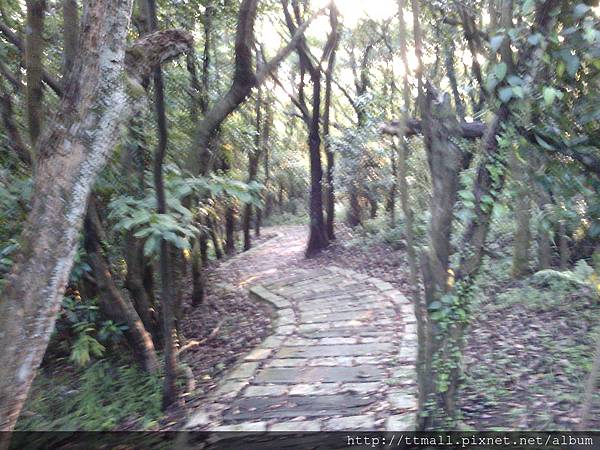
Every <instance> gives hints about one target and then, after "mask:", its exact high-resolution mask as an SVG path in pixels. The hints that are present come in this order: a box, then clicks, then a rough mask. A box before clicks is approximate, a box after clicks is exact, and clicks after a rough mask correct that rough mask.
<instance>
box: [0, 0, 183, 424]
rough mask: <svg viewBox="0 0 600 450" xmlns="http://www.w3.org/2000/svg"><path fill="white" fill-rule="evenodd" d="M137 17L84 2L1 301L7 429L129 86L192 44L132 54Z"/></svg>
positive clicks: (106, 4) (124, 6) (168, 39)
mask: <svg viewBox="0 0 600 450" xmlns="http://www.w3.org/2000/svg"><path fill="white" fill-rule="evenodd" d="M130 14H131V1H130V0H95V1H93V2H91V1H86V2H84V5H83V13H82V19H81V23H82V29H85V30H86V33H85V34H84V35H83V36H82V39H81V43H82V45H81V51H80V52H78V54H77V56H76V59H75V62H74V66H73V71H72V73H75V74H77V76H72V77H71V80H70V81H71V89H69V90H68V91H66V92H65V95H64V96H63V98H62V100H61V104H60V107H59V109H58V111H57V112H56V114H54V116H53V117H52V120H51V121H49V122H48V123H49V124H52V125H51V126H48V127H47V128H46V130H45V131H44V132H43V133H42V134H41V135H40V138H39V140H38V143H37V145H36V151H35V152H34V154H35V155H36V172H35V177H34V187H33V193H32V207H31V211H30V212H29V214H28V216H27V221H26V223H25V226H24V230H23V233H22V235H21V238H20V243H21V248H20V251H19V253H18V254H17V256H16V258H15V261H16V262H15V264H14V266H13V268H12V270H11V273H10V275H9V276H8V277H7V282H6V285H5V287H4V292H3V295H2V301H1V302H0V330H1V331H0V347H1V348H2V349H3V351H2V353H1V354H0V430H11V429H12V428H13V427H14V425H15V422H16V420H17V417H18V415H19V412H20V410H21V407H22V405H23V402H24V401H25V398H26V397H27V393H28V391H29V387H30V386H31V382H32V381H33V378H34V376H35V370H36V369H37V367H38V366H39V364H40V361H41V359H42V356H43V355H44V352H45V350H46V346H47V345H48V340H49V338H50V334H51V333H52V330H53V329H54V323H55V320H56V315H57V313H58V311H59V308H60V304H61V300H62V294H63V292H64V289H65V284H66V282H67V279H68V275H69V272H70V269H71V266H72V264H73V258H74V255H75V251H76V249H77V245H78V241H79V232H80V230H81V228H82V220H83V216H84V213H85V211H86V207H87V200H88V196H89V193H90V190H91V187H92V185H93V183H94V181H95V179H96V176H97V174H98V173H99V171H100V170H101V169H102V167H103V166H104V164H105V162H106V160H107V158H108V156H109V155H110V153H111V151H112V150H113V148H114V147H115V144H116V142H117V139H118V136H119V133H118V130H119V126H120V124H121V123H122V121H123V119H126V118H127V114H126V113H127V109H128V108H127V107H128V104H129V101H130V100H132V99H133V100H134V99H136V98H137V95H138V94H139V90H138V89H133V90H131V91H129V92H130V95H129V96H128V95H127V93H126V90H125V83H124V81H125V79H128V80H129V84H130V86H135V85H136V84H138V85H139V83H140V81H141V79H142V78H143V77H144V76H145V75H146V74H148V73H149V72H150V70H151V68H153V67H154V66H155V65H156V64H158V63H160V62H162V61H164V60H168V59H169V58H172V57H174V56H176V55H177V54H179V53H181V52H182V51H184V50H186V49H187V48H189V46H190V45H191V37H190V36H189V34H187V33H184V32H181V31H169V32H164V33H160V34H155V35H150V36H148V37H147V38H145V39H142V40H140V41H138V42H137V43H136V44H135V45H134V49H135V50H134V51H131V52H129V53H128V56H127V58H125V50H126V35H127V28H128V25H129V19H130ZM126 59H127V64H126V67H127V71H126V73H124V69H125V66H124V61H125V60H126ZM106 105H110V108H107V107H106ZM57 242H60V243H61V245H60V246H58V245H56V243H57Z"/></svg>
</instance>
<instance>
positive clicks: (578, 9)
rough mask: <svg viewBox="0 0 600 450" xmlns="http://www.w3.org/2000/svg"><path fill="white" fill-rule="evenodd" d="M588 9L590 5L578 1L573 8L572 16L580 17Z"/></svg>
mask: <svg viewBox="0 0 600 450" xmlns="http://www.w3.org/2000/svg"><path fill="white" fill-rule="evenodd" d="M589 10H590V7H589V6H588V5H586V4H584V3H579V4H578V5H576V6H575V9H574V10H573V17H575V18H576V19H580V18H582V17H583V16H585V14H586V13H587V12H588V11H589Z"/></svg>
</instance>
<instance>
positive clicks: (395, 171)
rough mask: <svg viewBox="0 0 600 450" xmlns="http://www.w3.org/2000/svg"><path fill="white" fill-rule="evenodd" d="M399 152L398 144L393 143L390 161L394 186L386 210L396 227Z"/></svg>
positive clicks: (393, 225)
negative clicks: (397, 156)
mask: <svg viewBox="0 0 600 450" xmlns="http://www.w3.org/2000/svg"><path fill="white" fill-rule="evenodd" d="M397 153H398V151H397V149H396V145H395V144H394V145H392V151H391V153H390V163H391V166H392V186H391V187H390V192H389V193H388V198H387V202H386V205H385V210H386V212H388V213H389V214H390V226H391V227H392V228H394V227H395V226H396V195H397V191H398V166H397V163H396V154H397Z"/></svg>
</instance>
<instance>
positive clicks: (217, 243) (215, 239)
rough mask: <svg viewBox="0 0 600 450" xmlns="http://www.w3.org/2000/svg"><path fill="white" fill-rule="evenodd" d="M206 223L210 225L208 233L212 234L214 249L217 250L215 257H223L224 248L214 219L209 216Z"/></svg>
mask: <svg viewBox="0 0 600 450" xmlns="http://www.w3.org/2000/svg"><path fill="white" fill-rule="evenodd" d="M206 222H207V223H206V224H207V226H208V233H209V234H210V239H211V241H212V243H213V250H214V252H215V258H217V259H222V258H223V249H222V246H221V239H220V238H219V235H218V234H217V230H216V229H215V223H214V221H213V220H212V219H211V218H210V217H209V218H207V219H206Z"/></svg>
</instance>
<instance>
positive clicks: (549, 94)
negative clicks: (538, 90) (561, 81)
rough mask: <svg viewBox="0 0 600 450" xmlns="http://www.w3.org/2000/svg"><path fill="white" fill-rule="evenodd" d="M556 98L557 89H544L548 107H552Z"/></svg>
mask: <svg viewBox="0 0 600 450" xmlns="http://www.w3.org/2000/svg"><path fill="white" fill-rule="evenodd" d="M555 98H556V89H554V88H551V87H545V88H544V103H546V105H547V106H550V105H552V103H554V99H555Z"/></svg>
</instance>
